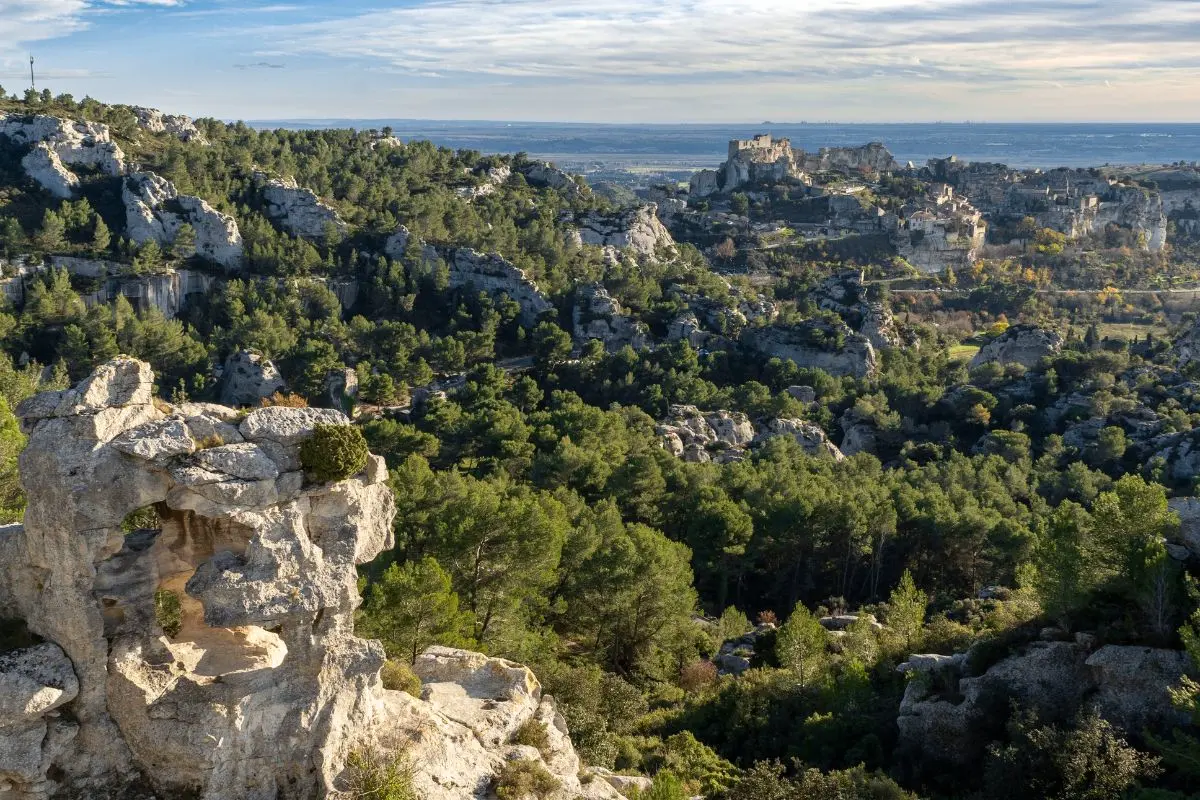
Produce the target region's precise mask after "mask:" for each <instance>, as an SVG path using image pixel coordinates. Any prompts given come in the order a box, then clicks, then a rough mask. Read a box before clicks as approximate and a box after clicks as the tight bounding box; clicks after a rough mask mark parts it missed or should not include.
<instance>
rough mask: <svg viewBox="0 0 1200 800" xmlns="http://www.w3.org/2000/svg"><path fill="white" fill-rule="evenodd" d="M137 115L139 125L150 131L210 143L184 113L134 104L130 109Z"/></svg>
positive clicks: (187, 140)
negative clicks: (165, 111)
mask: <svg viewBox="0 0 1200 800" xmlns="http://www.w3.org/2000/svg"><path fill="white" fill-rule="evenodd" d="M129 110H130V111H132V112H133V113H134V115H135V116H137V119H138V127H139V128H141V129H142V130H146V131H149V132H150V133H169V134H171V135H172V136H174V137H176V138H178V139H180V140H182V141H185V142H197V143H199V144H208V142H207V141H206V140H205V138H204V136H203V134H201V133H200V130H199V129H198V128H197V127H196V123H195V122H193V121H192V118H191V117H185V116H184V115H182V114H164V113H163V112H161V111H159V110H158V109H157V108H143V107H142V106H132V107H131V108H130V109H129Z"/></svg>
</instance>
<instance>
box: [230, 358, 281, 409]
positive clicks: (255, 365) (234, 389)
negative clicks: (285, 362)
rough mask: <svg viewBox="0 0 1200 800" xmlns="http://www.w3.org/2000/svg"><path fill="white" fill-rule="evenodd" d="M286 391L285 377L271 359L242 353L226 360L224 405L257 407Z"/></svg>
mask: <svg viewBox="0 0 1200 800" xmlns="http://www.w3.org/2000/svg"><path fill="white" fill-rule="evenodd" d="M284 388H285V384H284V381H283V376H282V375H280V374H279V368H278V367H276V366H275V363H274V362H273V361H271V360H270V359H269V358H263V357H262V356H261V355H259V354H258V353H252V352H250V351H249V350H240V351H238V352H236V353H232V354H231V355H230V356H229V358H227V359H225V367H224V369H223V370H222V372H221V403H222V404H224V405H227V406H256V405H258V404H259V401H261V400H263V399H264V398H267V397H270V396H271V395H273V394H275V393H276V392H282V391H283V390H284Z"/></svg>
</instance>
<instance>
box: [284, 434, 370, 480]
mask: <svg viewBox="0 0 1200 800" xmlns="http://www.w3.org/2000/svg"><path fill="white" fill-rule="evenodd" d="M369 454H370V453H369V451H368V449H367V440H366V439H364V438H363V435H362V431H360V430H359V429H358V428H355V427H352V426H350V425H318V426H317V427H316V428H315V429H314V430H313V435H312V436H310V437H309V438H308V439H305V440H304V442H303V443H302V444H301V445H300V463H302V464H303V465H304V470H305V472H307V473H308V474H309V475H310V476H312V477H313V478H314V479H316V480H318V481H341V480H345V479H346V478H349V477H350V476H351V475H357V474H358V473H359V472H362V471H363V470H364V469H366V467H367V456H368V455H369Z"/></svg>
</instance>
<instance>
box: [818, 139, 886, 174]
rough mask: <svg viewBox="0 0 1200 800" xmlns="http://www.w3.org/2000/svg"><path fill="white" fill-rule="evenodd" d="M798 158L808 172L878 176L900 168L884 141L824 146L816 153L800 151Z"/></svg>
mask: <svg viewBox="0 0 1200 800" xmlns="http://www.w3.org/2000/svg"><path fill="white" fill-rule="evenodd" d="M797 160H798V161H799V162H800V164H801V166H802V168H803V169H804V170H805V171H806V172H840V173H842V174H844V175H865V176H877V175H884V174H888V173H891V172H896V171H898V170H899V169H900V165H899V164H898V163H897V162H896V159H895V157H893V156H892V153H891V151H889V150H888V149H887V147H885V146H884V145H883V143H882V142H869V143H868V144H864V145H860V146H859V147H822V148H821V149H820V150H819V151H817V152H816V153H804V152H803V151H800V154H799V157H798V159H797Z"/></svg>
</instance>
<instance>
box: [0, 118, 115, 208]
mask: <svg viewBox="0 0 1200 800" xmlns="http://www.w3.org/2000/svg"><path fill="white" fill-rule="evenodd" d="M0 136H7V137H8V138H9V140H11V141H12V142H13V144H16V145H30V146H31V149H30V151H29V153H27V154H26V155H25V157H24V158H23V159H22V161H21V165H22V166H23V167H24V169H25V172H26V173H27V174H28V175H29V177H30V178H32V179H33V180H34V181H36V182H37V183H38V184H40V185H41V186H42V187H43V188H45V189H46V191H48V192H50V193H51V194H53V195H54V196H55V197H61V198H69V197H71V194H72V192H73V191H74V189H75V188H76V187H78V186H79V178H78V176H76V175H75V174H74V173H73V172H71V171H70V169H68V167H79V168H85V169H89V170H95V171H98V172H100V173H102V174H104V175H109V176H117V175H120V174H122V173H123V172H124V171H125V154H124V153H123V152H122V151H121V148H120V147H119V146H118V145H117V144H116V142H114V141H113V140H112V137H111V135H110V134H109V130H108V126H107V125H101V124H99V123H94V122H73V121H71V120H65V119H59V118H58V117H50V116H45V115H37V116H24V115H21V114H0Z"/></svg>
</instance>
